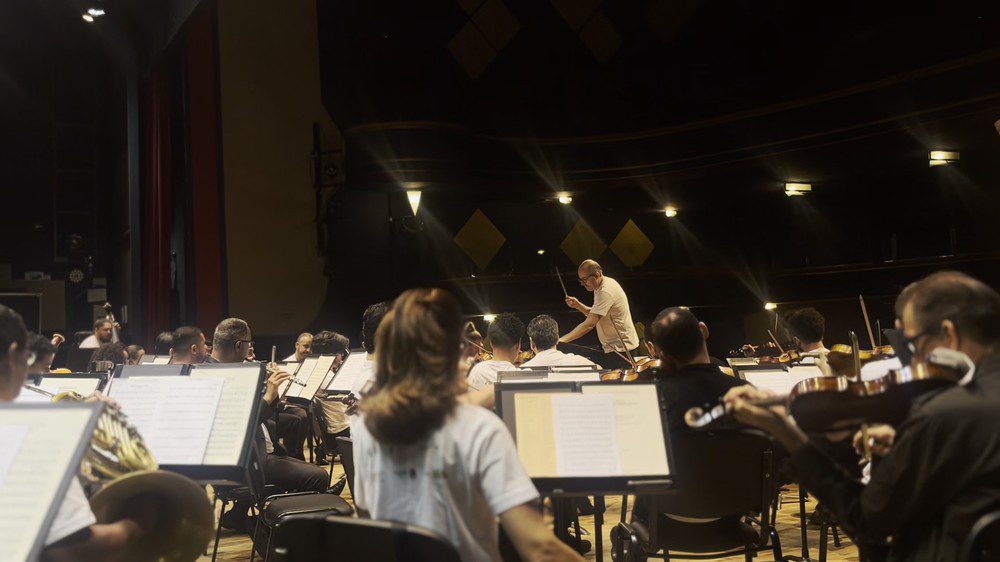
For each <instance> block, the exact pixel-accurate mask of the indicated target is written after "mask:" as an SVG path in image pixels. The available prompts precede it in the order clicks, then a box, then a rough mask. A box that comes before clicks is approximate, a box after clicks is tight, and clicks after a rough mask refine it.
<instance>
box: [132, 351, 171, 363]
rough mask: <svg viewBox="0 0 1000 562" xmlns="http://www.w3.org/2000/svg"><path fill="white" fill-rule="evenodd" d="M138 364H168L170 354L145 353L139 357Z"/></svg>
mask: <svg viewBox="0 0 1000 562" xmlns="http://www.w3.org/2000/svg"><path fill="white" fill-rule="evenodd" d="M139 364H140V365H169V364H170V356H169V355H150V354H148V353H147V354H145V355H143V356H142V357H140V358H139Z"/></svg>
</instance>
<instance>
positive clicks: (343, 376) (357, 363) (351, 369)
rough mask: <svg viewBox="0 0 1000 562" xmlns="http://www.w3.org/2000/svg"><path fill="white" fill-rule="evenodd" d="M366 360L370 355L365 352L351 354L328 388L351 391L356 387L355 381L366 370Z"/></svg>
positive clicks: (337, 390)
mask: <svg viewBox="0 0 1000 562" xmlns="http://www.w3.org/2000/svg"><path fill="white" fill-rule="evenodd" d="M366 361H368V357H367V356H366V354H365V353H364V352H357V353H352V354H350V355H349V356H348V357H347V359H346V360H345V361H344V364H343V365H341V366H340V370H339V371H337V374H336V375H334V377H333V380H331V381H330V383H329V384H328V385H327V386H326V389H327V390H332V391H334V392H350V391H351V389H352V388H354V381H355V380H357V378H358V375H360V374H361V373H362V372H363V371H364V367H365V362H366Z"/></svg>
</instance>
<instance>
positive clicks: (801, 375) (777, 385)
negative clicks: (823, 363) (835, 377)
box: [743, 365, 823, 396]
mask: <svg viewBox="0 0 1000 562" xmlns="http://www.w3.org/2000/svg"><path fill="white" fill-rule="evenodd" d="M821 376H823V372H822V371H820V370H819V367H813V366H809V365H807V366H801V367H792V368H791V369H789V370H788V371H787V372H786V371H780V370H774V371H771V370H761V371H743V377H744V378H745V379H746V380H747V382H749V383H750V384H752V385H754V386H755V387H757V388H759V389H761V390H770V391H771V392H773V393H775V394H777V395H779V396H782V395H785V394H788V393H789V392H791V391H792V388H793V387H794V386H795V385H796V384H798V383H799V382H801V381H804V380H805V379H811V378H815V377H821Z"/></svg>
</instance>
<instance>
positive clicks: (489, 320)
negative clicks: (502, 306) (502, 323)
mask: <svg viewBox="0 0 1000 562" xmlns="http://www.w3.org/2000/svg"><path fill="white" fill-rule="evenodd" d="M496 319H497V315H496V314H490V313H488V312H487V313H486V314H484V315H483V320H485V321H486V322H487V323H488V324H492V323H493V321H494V320H496Z"/></svg>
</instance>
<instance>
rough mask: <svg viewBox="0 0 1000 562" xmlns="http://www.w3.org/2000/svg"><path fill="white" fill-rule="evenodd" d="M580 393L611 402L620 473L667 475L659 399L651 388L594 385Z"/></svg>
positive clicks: (668, 469) (649, 386)
mask: <svg viewBox="0 0 1000 562" xmlns="http://www.w3.org/2000/svg"><path fill="white" fill-rule="evenodd" d="M582 392H583V394H585V395H590V394H603V395H607V396H610V397H611V398H612V399H613V400H614V402H615V431H616V433H617V436H618V451H619V454H620V455H621V464H622V474H624V475H626V476H651V475H666V474H670V465H669V464H668V463H667V446H666V442H665V440H664V438H663V420H662V418H661V417H660V400H659V397H658V396H657V394H656V386H655V385H652V384H594V385H587V386H584V387H583V388H582Z"/></svg>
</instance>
